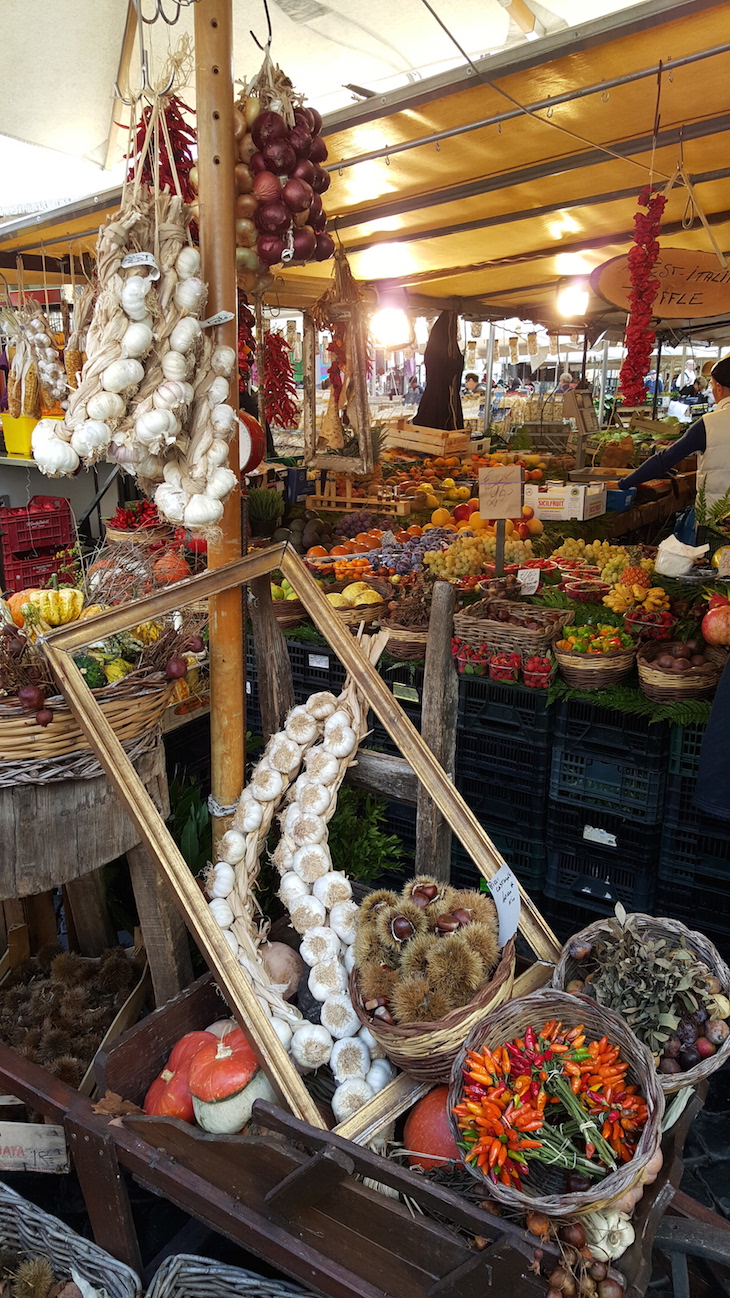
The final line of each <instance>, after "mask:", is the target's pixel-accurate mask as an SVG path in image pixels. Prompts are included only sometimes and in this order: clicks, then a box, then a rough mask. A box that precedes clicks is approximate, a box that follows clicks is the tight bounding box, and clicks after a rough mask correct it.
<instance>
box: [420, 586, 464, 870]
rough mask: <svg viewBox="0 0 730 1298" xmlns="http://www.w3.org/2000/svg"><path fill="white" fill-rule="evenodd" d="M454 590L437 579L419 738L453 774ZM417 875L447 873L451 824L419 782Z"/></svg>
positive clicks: (451, 775)
mask: <svg viewBox="0 0 730 1298" xmlns="http://www.w3.org/2000/svg"><path fill="white" fill-rule="evenodd" d="M455 600H456V593H455V590H454V587H453V586H452V585H451V583H450V582H448V581H437V582H436V585H435V587H434V592H433V600H432V603H431V620H430V622H429V624H428V632H429V634H428V643H427V645H426V666H425V670H424V673H423V716H422V719H421V738H422V739H423V741H424V743H427V744H428V746H429V748H430V749H431V752H432V753H433V755H434V757H435V758H436V759H437V761H439V762H440V763H441V765H442V766H443V768H444V770H445V772H446V774H447V775H448V777H449V779H450V780H453V778H454V767H455V757H456V725H457V712H458V707H459V682H458V678H457V675H456V672H455V670H454V664H453V662H452V660H451V637H452V635H453V633H454V603H455ZM416 874H432V875H433V876H434V877H435V878H436V879H440V880H442V881H443V882H444V883H448V882H449V880H450V878H451V825H450V824H449V822H448V820H446V819H445V817H444V816H443V815H442V813H441V812H440V811H439V808H438V807H437V806H436V803H435V802H434V801H433V798H432V797H431V796H430V794H429V792H428V789H427V787H426V785H425V784H420V783H419V785H418V804H417V812H416Z"/></svg>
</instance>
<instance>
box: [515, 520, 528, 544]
mask: <svg viewBox="0 0 730 1298" xmlns="http://www.w3.org/2000/svg"><path fill="white" fill-rule="evenodd" d="M517 535H518V536H519V538H520V540H521V541H526V540H527V538H528V536H531V535H532V533H531V532H530V525H529V523H520V524H519V526H518V528H517Z"/></svg>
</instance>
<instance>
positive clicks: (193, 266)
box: [175, 248, 200, 279]
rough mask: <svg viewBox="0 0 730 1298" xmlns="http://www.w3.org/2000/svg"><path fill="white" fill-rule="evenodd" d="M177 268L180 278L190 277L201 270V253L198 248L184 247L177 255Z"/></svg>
mask: <svg viewBox="0 0 730 1298" xmlns="http://www.w3.org/2000/svg"><path fill="white" fill-rule="evenodd" d="M175 270H176V271H177V274H178V278H179V279H190V276H191V275H197V273H198V271H199V270H200V253H199V252H198V250H197V248H182V249H181V250H180V252H179V253H178V255H177V261H176V262H175Z"/></svg>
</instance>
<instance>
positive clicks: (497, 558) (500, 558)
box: [494, 518, 505, 577]
mask: <svg viewBox="0 0 730 1298" xmlns="http://www.w3.org/2000/svg"><path fill="white" fill-rule="evenodd" d="M504 525H505V519H503V518H498V519H497V546H496V549H495V552H494V573H495V576H496V577H503V576H504V541H505V526H504Z"/></svg>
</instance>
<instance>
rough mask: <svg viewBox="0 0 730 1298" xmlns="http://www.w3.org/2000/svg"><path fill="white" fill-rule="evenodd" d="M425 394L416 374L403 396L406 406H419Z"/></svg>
mask: <svg viewBox="0 0 730 1298" xmlns="http://www.w3.org/2000/svg"><path fill="white" fill-rule="evenodd" d="M422 396H423V388H422V387H421V385H420V383H419V382H418V379H417V378H416V377H415V376H414V377H413V378H412V379H411V381H410V383H409V384H408V391H407V392H406V394H405V396H404V398H403V405H404V406H417V405H418V403H419V401H420V400H421V397H422Z"/></svg>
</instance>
